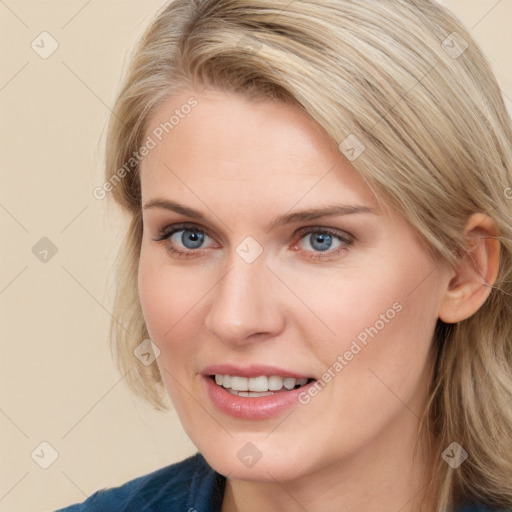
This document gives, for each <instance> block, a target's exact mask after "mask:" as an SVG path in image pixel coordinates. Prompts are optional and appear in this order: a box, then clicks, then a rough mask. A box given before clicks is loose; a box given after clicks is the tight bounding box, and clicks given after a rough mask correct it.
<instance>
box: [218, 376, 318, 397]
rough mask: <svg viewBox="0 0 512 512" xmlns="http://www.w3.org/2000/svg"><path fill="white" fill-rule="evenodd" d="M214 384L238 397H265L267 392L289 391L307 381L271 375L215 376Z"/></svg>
mask: <svg viewBox="0 0 512 512" xmlns="http://www.w3.org/2000/svg"><path fill="white" fill-rule="evenodd" d="M215 382H216V383H217V384H218V385H219V386H222V387H224V388H226V389H229V390H230V391H236V393H233V394H237V395H239V396H266V395H267V394H271V393H268V392H269V391H279V390H281V389H283V387H284V388H285V389H288V390H291V389H294V388H295V386H297V385H298V386H304V385H305V384H307V382H308V379H306V378H302V379H294V378H293V377H279V376H278V375H272V376H270V377H266V376H264V375H262V376H260V377H250V378H247V377H239V376H237V375H218V374H217V375H215ZM247 392H249V393H247Z"/></svg>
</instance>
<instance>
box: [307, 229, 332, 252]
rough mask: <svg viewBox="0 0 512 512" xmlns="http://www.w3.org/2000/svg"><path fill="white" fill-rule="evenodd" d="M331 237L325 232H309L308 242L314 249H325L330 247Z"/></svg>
mask: <svg viewBox="0 0 512 512" xmlns="http://www.w3.org/2000/svg"><path fill="white" fill-rule="evenodd" d="M332 242H333V237H332V236H331V235H328V234H325V233H311V234H310V235H309V243H310V244H311V247H313V249H315V250H316V251H327V250H328V249H330V248H331V245H332Z"/></svg>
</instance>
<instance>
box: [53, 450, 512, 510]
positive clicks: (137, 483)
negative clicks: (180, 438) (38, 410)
mask: <svg viewBox="0 0 512 512" xmlns="http://www.w3.org/2000/svg"><path fill="white" fill-rule="evenodd" d="M225 485H226V477H224V476H222V475H221V474H219V473H217V472H216V471H214V470H213V469H212V468H211V467H210V466H209V465H208V463H207V462H206V460H205V459H204V457H203V456H202V455H201V454H199V453H197V454H196V455H194V456H192V457H189V458H188V459H186V460H184V461H182V462H178V463H176V464H172V465H170V466H166V467H164V468H161V469H159V470H157V471H154V472H153V473H149V474H147V475H144V476H141V477H139V478H135V479H134V480H130V481H129V482H126V483H125V484H123V485H121V486H119V487H114V488H111V489H102V490H99V491H96V492H95V493H94V494H92V495H91V496H90V497H89V498H88V499H86V500H85V501H84V502H83V503H78V504H76V505H71V506H69V507H66V508H62V509H59V510H58V511H57V512H116V511H122V512H220V510H221V505H222V498H223V495H224V488H225ZM457 512H493V511H492V510H491V509H488V508H485V507H480V506H476V505H470V506H467V507H463V508H460V509H458V510H457ZM496 512H499V511H496ZM504 512H507V511H504ZM509 512H510V511H509Z"/></svg>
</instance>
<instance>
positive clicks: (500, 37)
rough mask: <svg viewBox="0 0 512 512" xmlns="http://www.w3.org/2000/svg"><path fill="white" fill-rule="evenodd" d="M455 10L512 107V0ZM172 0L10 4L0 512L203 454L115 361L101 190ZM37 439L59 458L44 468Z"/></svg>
mask: <svg viewBox="0 0 512 512" xmlns="http://www.w3.org/2000/svg"><path fill="white" fill-rule="evenodd" d="M444 3H446V4H447V5H448V6H449V7H451V8H452V9H453V10H454V12H455V13H456V14H457V15H458V16H459V17H460V18H461V19H462V21H463V22H464V23H465V24H466V26H467V27H468V28H469V29H470V30H471V32H472V33H473V35H474V36H475V38H476V39H477V41H479V42H480V44H481V45H482V46H483V48H484V50H485V51H486V53H487V55H488V57H489V59H490V60H491V62H492V64H493V65H494V68H495V71H496V73H497V76H498V79H499V81H500V84H501V88H502V90H503V92H504V94H505V95H506V96H507V97H508V98H507V102H508V105H509V107H510V106H511V105H512V101H511V100H510V98H512V76H511V75H512V73H511V71H512V63H511V58H510V53H509V51H510V50H509V49H510V48H512V31H510V24H511V22H512V2H511V1H510V0H501V1H497V0H465V1H464V0H445V2H444ZM161 5H163V2H162V0H144V1H143V0H139V1H136V0H124V1H112V0H108V1H106V0H102V1H100V0H88V1H87V0H82V1H75V0H66V2H62V1H61V0H60V1H41V0H38V1H21V0H0V39H1V40H0V48H2V55H1V58H2V66H1V69H0V109H1V112H0V119H1V120H2V122H1V125H0V129H1V139H0V140H1V157H2V160H1V172H2V177H1V183H2V187H1V189H0V223H1V224H0V226H1V233H2V238H1V239H2V250H1V265H0V310H1V317H0V322H1V323H0V327H1V350H2V355H1V360H0V363H1V367H0V378H1V387H0V389H1V391H0V438H1V453H0V465H1V468H0V511H10V512H32V511H39V512H41V511H43V512H44V511H51V510H54V509H56V508H59V507H61V506H64V505H66V504H71V503H74V502H77V501H83V500H84V499H85V498H86V497H87V496H89V495H90V494H92V493H93V492H94V491H95V490H97V489H99V488H101V487H105V486H107V487H108V486H114V485H118V484H121V483H123V482H125V481H127V480H129V479H132V478H134V477H136V476H139V475H143V474H145V473H148V472H150V471H152V470H154V469H157V468H159V467H162V466H165V465H167V464H170V463H172V462H175V461H178V460H181V459H183V458H185V457H186V456H188V455H190V454H192V453H193V452H194V446H193V445H192V443H191V442H190V441H189V440H188V439H187V437H186V435H185V434H184V432H183V430H182V429H181V426H180V424H179V422H178V420H177V417H176V415H175V414H174V413H173V412H170V413H156V412H153V411H152V410H151V409H150V408H149V407H148V406H146V405H144V404H142V403H140V402H138V401H137V400H136V399H134V398H133V397H132V396H131V395H130V394H129V392H128V390H127V388H126V386H125V384H124V382H122V380H121V376H120V374H118V373H117V371H116V370H115V368H114V365H113V363H112V361H111V357H110V352H109V349H108V345H107V342H106V339H107V328H108V323H109V320H110V313H109V311H110V309H111V300H112V290H113V287H114V284H113V277H112V272H111V270H112V263H113V257H114V255H115V251H116V248H117V246H118V244H119V242H120V240H121V231H122V227H123V223H122V218H121V217H120V215H119V214H118V212H117V211H115V210H113V209H112V208H111V207H110V206H108V204H107V202H106V201H99V200H97V199H95V198H94V197H93V196H92V189H93V188H94V187H95V186H97V185H101V184H102V182H103V181H102V177H101V162H102V148H103V135H104V130H105V125H106V122H107V119H108V115H109V113H110V112H109V107H110V106H111V105H112V104H113V101H114V97H115V93H116V91H117V89H118V86H119V77H120V75H121V73H122V71H123V70H124V69H125V65H126V61H127V54H128V51H129V50H131V48H132V46H133V44H134V42H135V41H136V39H137V37H138V36H139V35H140V33H141V31H142V30H143V28H144V27H145V26H146V24H147V23H148V20H149V18H150V16H152V15H153V13H155V12H156V10H157V9H158V8H160V6H161ZM43 31H47V32H49V33H50V34H51V36H52V37H53V38H54V39H55V40H56V41H57V42H58V45H59V47H58V49H57V50H56V51H55V53H53V54H52V55H51V56H50V57H49V58H47V59H42V58H41V57H40V56H39V55H38V54H37V53H36V52H35V51H34V50H33V49H32V48H31V43H32V41H33V40H34V39H36V38H37V36H38V35H39V34H40V33H41V32H43ZM38 41H40V38H39V39H36V43H37V42H38ZM39 44H41V43H39ZM49 44H50V43H49V40H46V43H45V48H46V49H48V48H49ZM39 51H42V49H41V50H39ZM42 237H47V238H49V239H50V240H51V242H52V243H53V244H54V246H55V247H56V248H57V253H56V254H55V255H54V256H52V255H51V252H49V253H48V256H47V260H48V261H46V262H42V261H40V260H39V259H38V258H37V257H36V256H35V255H34V254H33V252H32V248H33V246H34V245H35V244H36V243H37V242H38V241H39V240H40V239H41V238H42ZM43 249H44V247H43ZM43 249H39V250H43ZM40 256H41V257H43V256H44V253H43V254H41V255H40ZM42 442H47V443H49V444H50V445H51V446H52V447H53V449H54V450H56V451H57V452H58V457H57V459H56V460H55V462H53V464H51V465H50V466H49V467H48V468H47V469H43V468H42V467H40V465H39V464H38V463H44V462H50V461H51V459H50V456H51V453H52V452H51V448H48V447H47V446H45V445H43V446H40V443H42ZM34 450H35V452H34ZM31 454H33V456H31Z"/></svg>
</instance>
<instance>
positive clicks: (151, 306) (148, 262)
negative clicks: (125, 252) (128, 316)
mask: <svg viewBox="0 0 512 512" xmlns="http://www.w3.org/2000/svg"><path fill="white" fill-rule="evenodd" d="M165 258H166V256H165V252H164V251H162V250H161V248H160V250H158V251H156V250H151V249H146V248H144V246H143V247H142V250H141V255H140V262H139V273H138V286H139V297H140V302H141V307H142V311H143V315H144V320H145V322H146V326H147V328H148V332H149V334H150V337H151V339H153V340H155V341H158V342H160V343H162V344H163V345H164V346H165V344H166V340H168V339H172V334H173V333H174V331H175V330H176V329H177V328H178V326H180V327H181V326H182V325H188V324H189V323H190V322H189V319H190V317H191V316H193V313H194V310H195V309H196V308H197V307H198V306H199V305H200V301H201V296H202V295H204V290H205V285H204V280H202V279H201V277H200V276H199V275H198V274H196V273H194V276H193V277H191V276H190V272H187V271H186V270H183V269H180V268H179V267H172V266H171V265H170V264H169V263H168V262H166V261H165Z"/></svg>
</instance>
